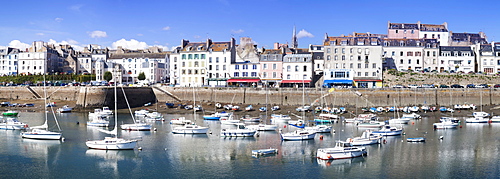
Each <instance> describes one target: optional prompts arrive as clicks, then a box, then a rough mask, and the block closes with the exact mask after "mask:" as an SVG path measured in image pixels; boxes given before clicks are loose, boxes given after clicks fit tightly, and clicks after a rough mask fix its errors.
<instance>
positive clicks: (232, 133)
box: [220, 123, 257, 137]
mask: <svg viewBox="0 0 500 179" xmlns="http://www.w3.org/2000/svg"><path fill="white" fill-rule="evenodd" d="M235 125H236V129H221V131H220V136H221V137H253V136H254V135H255V133H257V131H256V130H254V129H249V128H247V127H245V124H243V123H236V124H235Z"/></svg>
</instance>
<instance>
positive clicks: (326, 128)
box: [304, 125, 335, 133]
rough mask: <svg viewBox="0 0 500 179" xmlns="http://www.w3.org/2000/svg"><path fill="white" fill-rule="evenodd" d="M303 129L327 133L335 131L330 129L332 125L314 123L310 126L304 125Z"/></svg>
mask: <svg viewBox="0 0 500 179" xmlns="http://www.w3.org/2000/svg"><path fill="white" fill-rule="evenodd" d="M304 130H308V131H313V132H316V133H328V132H332V130H333V132H335V130H334V129H332V126H327V125H315V126H312V127H304Z"/></svg>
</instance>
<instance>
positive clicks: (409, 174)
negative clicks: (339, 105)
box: [0, 112, 500, 178]
mask: <svg viewBox="0 0 500 179" xmlns="http://www.w3.org/2000/svg"><path fill="white" fill-rule="evenodd" d="M87 115H88V114H86V113H68V114H56V116H57V119H58V121H59V123H60V124H61V127H62V129H63V136H64V138H65V139H64V140H63V141H47V140H30V139H22V138H21V136H20V133H21V131H18V130H1V131H0V138H1V142H0V178H500V123H484V124H471V123H463V122H462V124H461V125H462V127H461V128H458V129H447V130H434V129H433V128H432V124H433V123H434V122H438V120H439V119H434V118H427V117H424V118H423V119H421V120H413V121H411V122H410V124H407V125H396V126H397V127H403V128H404V134H405V135H402V136H397V137H386V138H384V139H385V141H386V142H384V143H382V144H376V145H370V146H365V147H366V150H367V151H368V155H367V156H365V157H359V158H354V159H342V160H331V161H322V160H318V159H316V150H317V149H318V148H325V147H334V145H335V141H337V140H346V138H352V137H356V136H360V135H361V133H362V132H363V131H365V129H358V128H357V127H356V125H354V124H349V123H335V124H332V126H333V127H334V129H335V131H336V132H335V133H326V134H318V135H316V137H315V139H314V140H307V141H282V140H281V138H280V135H279V131H278V130H277V131H262V132H259V133H258V137H251V138H248V137H247V138H243V137H238V138H224V137H220V135H219V133H220V130H221V128H229V127H233V126H226V125H221V124H220V122H219V121H207V120H203V119H202V116H201V115H197V116H195V118H196V119H195V121H196V123H197V124H199V125H202V126H208V127H210V133H209V134H201V135H200V134H196V135H192V134H189V135H183V134H172V133H171V125H170V124H169V122H168V121H169V120H170V119H172V118H178V117H181V115H170V114H169V115H165V119H166V121H165V122H153V123H152V124H153V127H154V128H156V131H119V135H120V137H123V138H129V139H132V138H141V141H139V143H138V147H141V149H142V150H138V149H135V150H128V151H112V150H107V151H106V150H92V149H88V148H87V147H86V145H85V141H87V140H95V139H102V138H104V137H105V136H107V134H105V133H103V132H100V131H99V130H98V128H91V127H87V126H86V124H85V122H86V120H87ZM18 118H19V120H20V121H22V122H26V123H28V124H29V125H30V126H37V125H41V124H43V122H44V114H43V113H35V112H23V113H21V114H20V116H19V117H18ZM49 118H51V119H52V118H53V116H52V114H49ZM186 118H187V119H193V115H186ZM50 121H53V120H49V125H50V126H54V122H50ZM118 121H119V122H118V123H119V124H121V123H132V117H131V115H130V114H119V115H118ZM462 121H463V119H462ZM266 123H270V122H269V120H267V121H266ZM113 125H114V122H111V124H110V126H113ZM277 125H278V127H279V129H281V130H282V131H283V132H287V131H292V130H294V129H295V128H294V127H292V126H287V125H286V124H277ZM112 128H113V127H110V128H108V129H107V130H112ZM319 135H322V136H323V138H322V139H320V136H319ZM411 137H425V138H426V139H427V140H426V142H423V143H408V142H406V138H411ZM441 137H442V139H440V138H441ZM266 148H277V149H278V150H279V151H278V154H273V155H269V156H264V157H252V155H251V150H256V149H266Z"/></svg>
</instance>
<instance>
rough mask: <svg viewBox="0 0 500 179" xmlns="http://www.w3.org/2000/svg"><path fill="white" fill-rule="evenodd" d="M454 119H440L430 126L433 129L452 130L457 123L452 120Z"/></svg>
mask: <svg viewBox="0 0 500 179" xmlns="http://www.w3.org/2000/svg"><path fill="white" fill-rule="evenodd" d="M453 119H454V118H441V119H440V122H438V123H434V124H432V125H433V126H434V129H454V128H457V127H458V125H459V123H457V122H455V121H454V120H453Z"/></svg>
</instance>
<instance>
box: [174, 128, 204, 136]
mask: <svg viewBox="0 0 500 179" xmlns="http://www.w3.org/2000/svg"><path fill="white" fill-rule="evenodd" d="M207 132H208V127H206V128H182V127H181V128H175V129H173V130H172V133H174V134H206V133H207Z"/></svg>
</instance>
